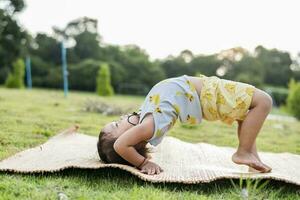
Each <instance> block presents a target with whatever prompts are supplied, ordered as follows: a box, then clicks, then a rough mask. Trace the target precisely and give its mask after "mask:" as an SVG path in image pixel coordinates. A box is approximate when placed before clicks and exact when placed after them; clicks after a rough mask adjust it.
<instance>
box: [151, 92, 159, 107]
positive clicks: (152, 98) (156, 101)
mask: <svg viewBox="0 0 300 200" xmlns="http://www.w3.org/2000/svg"><path fill="white" fill-rule="evenodd" d="M149 100H150V102H152V103H154V104H155V105H158V104H159V102H160V96H159V94H156V95H152V96H150V97H149Z"/></svg>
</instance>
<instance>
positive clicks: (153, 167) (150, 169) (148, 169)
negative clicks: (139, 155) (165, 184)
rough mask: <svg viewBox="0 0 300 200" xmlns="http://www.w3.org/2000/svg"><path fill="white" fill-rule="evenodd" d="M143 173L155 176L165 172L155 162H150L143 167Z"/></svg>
mask: <svg viewBox="0 0 300 200" xmlns="http://www.w3.org/2000/svg"><path fill="white" fill-rule="evenodd" d="M141 172H142V173H144V174H150V175H154V174H160V172H163V169H162V168H161V167H160V166H159V165H157V164H155V163H154V162H151V161H148V162H147V163H146V164H144V165H143V166H142V167H141Z"/></svg>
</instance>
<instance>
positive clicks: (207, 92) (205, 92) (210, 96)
mask: <svg viewBox="0 0 300 200" xmlns="http://www.w3.org/2000/svg"><path fill="white" fill-rule="evenodd" d="M203 98H206V99H207V100H209V101H211V100H212V98H213V95H212V94H211V93H210V92H209V91H204V92H203Z"/></svg>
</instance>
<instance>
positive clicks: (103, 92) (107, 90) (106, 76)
mask: <svg viewBox="0 0 300 200" xmlns="http://www.w3.org/2000/svg"><path fill="white" fill-rule="evenodd" d="M97 93H98V94H99V95H100V96H111V95H113V94H114V91H113V88H112V86H111V83H110V71H109V67H108V65H107V64H102V65H101V67H100V69H99V71H98V75H97Z"/></svg>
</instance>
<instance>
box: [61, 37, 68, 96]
mask: <svg viewBox="0 0 300 200" xmlns="http://www.w3.org/2000/svg"><path fill="white" fill-rule="evenodd" d="M61 60H62V73H63V79H64V94H65V97H67V96H68V71H67V50H66V48H65V47H64V43H63V42H62V43H61Z"/></svg>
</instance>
